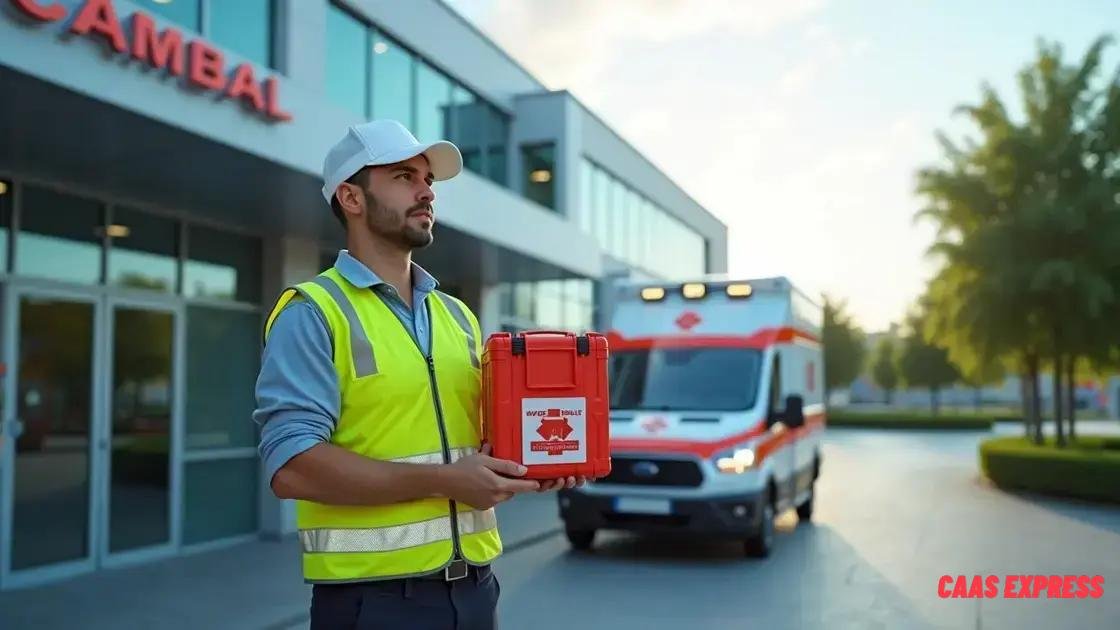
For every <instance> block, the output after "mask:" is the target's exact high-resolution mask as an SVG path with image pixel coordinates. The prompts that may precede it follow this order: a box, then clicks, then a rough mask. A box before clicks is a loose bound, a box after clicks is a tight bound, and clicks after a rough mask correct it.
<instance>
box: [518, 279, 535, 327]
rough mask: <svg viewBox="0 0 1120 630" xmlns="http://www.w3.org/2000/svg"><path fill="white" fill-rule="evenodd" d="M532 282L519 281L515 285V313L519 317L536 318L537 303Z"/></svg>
mask: <svg viewBox="0 0 1120 630" xmlns="http://www.w3.org/2000/svg"><path fill="white" fill-rule="evenodd" d="M534 288H535V287H534V285H533V283H532V282H519V283H517V284H516V285H514V287H513V314H514V315H515V316H516V317H517V318H519V319H527V320H535V319H536V308H535V306H536V304H535V301H536V299H535V296H534V293H535V292H534Z"/></svg>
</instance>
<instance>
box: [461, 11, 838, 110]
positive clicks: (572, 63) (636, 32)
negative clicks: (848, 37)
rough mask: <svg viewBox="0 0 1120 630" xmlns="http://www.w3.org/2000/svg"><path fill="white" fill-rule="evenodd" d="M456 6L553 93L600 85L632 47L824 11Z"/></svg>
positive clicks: (738, 33)
mask: <svg viewBox="0 0 1120 630" xmlns="http://www.w3.org/2000/svg"><path fill="white" fill-rule="evenodd" d="M456 4H457V5H460V8H462V9H463V10H466V11H469V13H471V14H473V15H475V16H477V17H476V20H477V21H478V22H480V23H481V25H482V27H483V28H484V29H485V30H486V31H487V32H488V33H489V34H490V35H491V36H493V37H494V38H495V40H496V41H498V43H499V44H501V45H502V46H503V47H505V48H507V49H508V50H511V51H514V52H515V54H516V55H517V58H518V60H520V61H521V62H522V63H524V64H525V65H526V67H528V68H529V69H530V70H531V71H532V72H533V73H534V74H536V75H537V76H538V77H540V78H541V80H542V81H544V83H545V84H546V85H548V86H549V87H550V88H553V89H556V88H567V89H573V90H574V91H577V92H578V91H579V89H580V88H587V87H588V86H592V85H594V84H595V83H594V82H595V80H596V79H598V78H599V76H600V74H601V73H602V71H603V70H604V69H605V68H606V67H608V66H609V65H610V64H611V62H612V60H613V59H614V56H615V55H617V54H618V52H619V51H621V50H624V49H625V47H626V46H629V45H634V44H651V45H668V44H672V43H673V42H676V41H679V40H681V39H685V38H688V37H694V36H698V35H706V36H711V37H744V36H745V37H758V36H761V35H765V34H767V33H770V32H772V31H773V30H774V29H776V28H779V27H781V26H784V25H787V24H790V23H792V22H796V21H798V20H800V19H803V18H804V17H805V16H807V15H811V14H813V13H815V12H817V11H819V10H820V9H821V8H822V7H823V5H824V0H784V1H782V2H771V1H768V0H753V1H744V0H610V1H609V2H604V1H599V0H569V1H565V2H555V1H553V0H493V1H492V2H490V3H488V4H485V5H481V4H478V2H477V1H476V2H471V1H469V0H458V1H457V2H456Z"/></svg>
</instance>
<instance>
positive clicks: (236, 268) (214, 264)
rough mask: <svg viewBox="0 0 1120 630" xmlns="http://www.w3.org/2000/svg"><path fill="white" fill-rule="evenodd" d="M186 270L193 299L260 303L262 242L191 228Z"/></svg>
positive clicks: (186, 286)
mask: <svg viewBox="0 0 1120 630" xmlns="http://www.w3.org/2000/svg"><path fill="white" fill-rule="evenodd" d="M187 254H188V260H187V265H186V267H185V268H184V269H183V295H185V296H186V297H189V298H206V299H212V300H215V299H216V300H237V301H240V302H254V303H255V302H258V301H259V300H260V297H261V286H260V285H261V243H260V240H258V239H255V238H249V237H245V236H239V235H237V234H230V233H228V232H220V231H218V230H213V229H210V228H205V227H201V226H191V228H190V234H189V236H188V240H187Z"/></svg>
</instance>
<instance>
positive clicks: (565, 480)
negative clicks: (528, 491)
mask: <svg viewBox="0 0 1120 630" xmlns="http://www.w3.org/2000/svg"><path fill="white" fill-rule="evenodd" d="M585 483H587V477H561V478H559V479H550V480H548V481H542V482H541V487H540V490H538V491H537V492H548V491H550V490H561V489H564V488H567V489H569V490H571V489H572V488H582V487H583V484H585Z"/></svg>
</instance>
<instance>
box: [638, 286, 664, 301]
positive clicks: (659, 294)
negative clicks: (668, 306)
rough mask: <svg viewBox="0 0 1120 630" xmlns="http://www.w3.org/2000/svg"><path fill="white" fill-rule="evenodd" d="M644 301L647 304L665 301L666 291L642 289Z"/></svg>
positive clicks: (649, 288) (651, 288)
mask: <svg viewBox="0 0 1120 630" xmlns="http://www.w3.org/2000/svg"><path fill="white" fill-rule="evenodd" d="M642 299H643V300H645V301H646V302H656V301H658V300H663V299H665V289H662V288H661V287H646V288H644V289H642Z"/></svg>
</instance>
